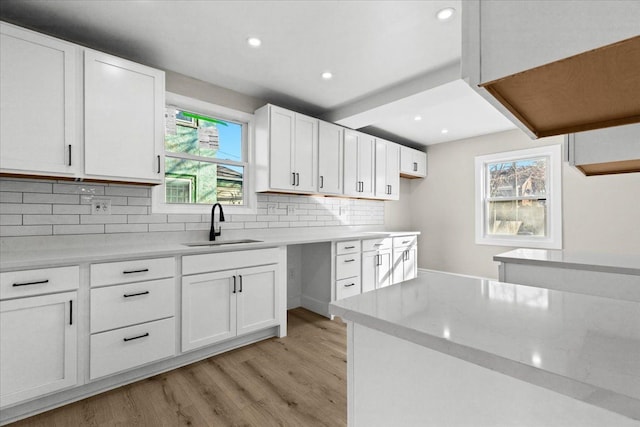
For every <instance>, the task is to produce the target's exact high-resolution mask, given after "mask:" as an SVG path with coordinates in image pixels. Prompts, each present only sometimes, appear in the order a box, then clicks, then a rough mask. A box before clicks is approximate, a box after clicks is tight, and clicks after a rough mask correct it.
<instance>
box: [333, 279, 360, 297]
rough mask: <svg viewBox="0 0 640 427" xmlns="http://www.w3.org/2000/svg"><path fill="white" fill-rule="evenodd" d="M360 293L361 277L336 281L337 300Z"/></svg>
mask: <svg viewBox="0 0 640 427" xmlns="http://www.w3.org/2000/svg"><path fill="white" fill-rule="evenodd" d="M359 293H360V277H352V278H350V279H343V280H337V281H336V299H342V298H347V297H351V296H354V295H358V294H359Z"/></svg>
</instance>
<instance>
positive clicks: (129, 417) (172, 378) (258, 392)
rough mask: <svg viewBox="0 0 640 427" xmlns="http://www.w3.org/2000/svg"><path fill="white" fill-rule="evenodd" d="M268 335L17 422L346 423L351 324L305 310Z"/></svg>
mask: <svg viewBox="0 0 640 427" xmlns="http://www.w3.org/2000/svg"><path fill="white" fill-rule="evenodd" d="M288 328H289V330H288V333H289V335H288V336H287V337H286V338H282V339H279V338H271V339H268V340H265V341H261V342H259V343H256V344H253V345H250V346H247V347H244V348H240V349H237V350H234V351H230V352H228V353H224V354H221V355H219V356H215V357H211V358H209V359H206V360H203V361H201V362H198V363H194V364H192V365H189V366H185V367H183V368H180V369H176V370H173V371H171V372H167V373H165V374H160V375H157V376H155V377H152V378H149V379H146V380H142V381H139V382H136V383H134V384H130V385H127V386H124V387H120V388H118V389H116V390H112V391H109V392H105V393H102V394H100V395H97V396H93V397H90V398H88V399H85V400H82V401H79V402H76V403H72V404H70V405H67V406H64V407H62V408H58V409H54V410H52V411H49V412H46V413H43V414H40V415H36V416H35V417H31V418H28V419H26V420H22V421H19V422H17V423H14V424H12V427H19V426H20V427H21V426H43V427H45V426H46V427H55V426H60V427H63V426H64V427H68V426H182V425H186V426H216V427H217V426H261V427H262V426H331V427H334V426H346V424H347V397H346V395H347V385H346V374H347V364H346V328H345V325H344V324H343V323H342V322H340V321H338V320H336V321H330V320H328V319H326V318H324V317H321V316H318V315H316V314H314V313H311V312H309V311H307V310H304V309H300V308H298V309H294V310H290V311H289V313H288Z"/></svg>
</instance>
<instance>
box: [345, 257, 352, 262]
mask: <svg viewBox="0 0 640 427" xmlns="http://www.w3.org/2000/svg"><path fill="white" fill-rule="evenodd" d="M354 261H355V259H353V258H351V259H345V260H344V262H354Z"/></svg>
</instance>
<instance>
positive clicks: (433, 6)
mask: <svg viewBox="0 0 640 427" xmlns="http://www.w3.org/2000/svg"><path fill="white" fill-rule="evenodd" d="M444 7H454V8H455V9H456V11H457V13H456V15H454V17H453V18H452V19H451V20H450V21H447V22H439V21H438V20H437V19H436V18H435V14H436V12H437V11H438V10H440V9H442V8H444ZM460 11H461V1H460V0H441V1H440V0H429V1H427V0H425V1H331V0H324V1H171V0H164V1H163V0H159V1H149V0H139V1H113V0H112V1H103V0H88V1H80V0H49V1H41V0H40V1H33V0H3V2H2V3H1V6H0V13H1V14H0V16H1V17H2V19H3V20H7V21H9V22H14V23H16V24H19V25H25V26H28V27H31V28H34V29H37V30H40V31H43V32H45V33H48V34H51V35H54V36H57V37H61V38H65V39H67V40H71V41H74V42H77V43H80V44H83V45H87V46H91V47H94V48H96V49H99V50H105V51H107V52H110V53H113V54H116V55H120V56H123V57H126V58H129V59H132V60H134V61H138V62H141V63H145V64H148V65H152V66H155V67H159V68H163V69H166V70H172V71H175V72H178V73H181V74H184V75H187V76H190V77H194V78H197V79H200V80H203V81H207V82H210V83H213V84H216V85H218V86H222V87H226V88H229V89H232V90H235V91H237V92H241V93H244V94H246V95H250V96H253V97H257V98H261V99H264V100H267V101H268V102H272V103H276V104H281V105H283V106H287V107H289V108H294V109H295V107H298V108H299V109H302V110H303V111H306V112H310V113H312V114H315V115H317V116H321V117H323V118H327V119H330V120H332V121H336V122H338V123H341V124H343V125H345V126H349V127H355V128H361V127H365V126H367V127H368V129H372V128H373V129H380V130H382V131H383V132H385V133H386V134H387V136H388V134H392V135H395V136H398V137H399V138H398V139H399V140H401V141H403V142H406V143H410V144H411V143H413V144H415V145H428V144H433V143H438V142H444V141H450V140H455V139H460V138H465V137H469V136H474V135H481V134H486V133H491V132H497V131H501V130H505V129H509V128H513V127H514V126H513V125H512V124H511V123H510V122H509V121H507V120H506V119H505V118H504V117H503V116H502V115H500V113H498V112H497V111H496V110H495V109H494V108H493V107H492V106H490V105H489V104H488V103H486V102H485V101H484V100H482V99H481V98H480V96H478V95H477V94H476V93H475V92H474V91H473V90H472V89H471V88H469V87H468V86H467V85H466V83H464V82H462V81H461V80H459V79H460V73H459V61H460V54H461V26H460ZM251 36H255V37H259V38H260V39H262V46H261V47H260V48H251V47H249V46H248V45H247V43H246V40H247V38H248V37H251ZM327 70H329V71H331V72H332V73H333V75H334V78H333V79H332V80H330V81H325V80H323V79H322V78H321V77H320V75H321V73H322V72H324V71H327ZM443 70H446V72H444V71H443ZM434 76H436V77H434ZM416 115H421V116H422V117H423V120H422V121H420V122H416V121H414V120H413V118H414V117H415V116H416ZM442 128H447V129H449V133H447V134H446V135H444V134H441V133H440V131H441V129H442Z"/></svg>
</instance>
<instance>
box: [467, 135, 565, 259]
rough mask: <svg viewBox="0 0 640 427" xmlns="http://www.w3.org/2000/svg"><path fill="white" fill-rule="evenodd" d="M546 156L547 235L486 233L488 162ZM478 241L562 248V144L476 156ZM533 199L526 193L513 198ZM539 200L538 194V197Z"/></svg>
mask: <svg viewBox="0 0 640 427" xmlns="http://www.w3.org/2000/svg"><path fill="white" fill-rule="evenodd" d="M541 157H546V158H548V159H549V162H548V164H547V177H546V179H547V182H546V183H545V184H546V193H547V194H546V209H547V215H546V224H545V225H546V230H547V232H546V234H545V236H526V235H512V236H511V235H500V236H493V235H488V234H487V233H486V225H487V220H486V213H487V204H488V203H489V201H490V200H488V199H491V198H489V197H487V194H486V191H487V179H488V173H487V165H488V164H491V163H500V162H514V161H520V160H527V159H539V158H541ZM475 186H476V189H475V190H476V194H475V199H476V200H475V221H476V230H475V235H476V236H475V237H476V239H475V242H476V244H479V245H493V246H514V247H525V248H539V249H562V145H561V144H556V145H546V146H542V147H536V148H529V149H524V150H514V151H507V152H502V153H495V154H487V155H483V156H476V158H475ZM511 199H514V200H519V199H522V200H526V199H531V198H528V197H526V196H518V197H516V196H514V197H513V198H509V200H511ZM536 199H537V197H536Z"/></svg>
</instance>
